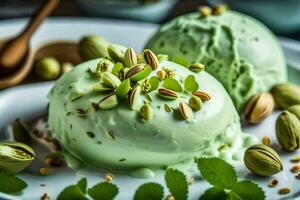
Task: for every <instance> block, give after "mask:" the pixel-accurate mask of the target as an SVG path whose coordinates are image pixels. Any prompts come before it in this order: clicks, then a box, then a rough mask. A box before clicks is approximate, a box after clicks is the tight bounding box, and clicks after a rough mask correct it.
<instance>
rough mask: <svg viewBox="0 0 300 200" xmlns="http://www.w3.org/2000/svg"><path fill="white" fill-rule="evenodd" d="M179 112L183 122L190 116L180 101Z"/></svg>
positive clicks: (189, 112)
mask: <svg viewBox="0 0 300 200" xmlns="http://www.w3.org/2000/svg"><path fill="white" fill-rule="evenodd" d="M179 111H180V113H181V115H182V117H183V119H185V120H188V119H189V118H190V117H191V115H192V113H191V111H190V109H189V107H188V106H187V105H186V104H185V103H184V102H182V101H181V102H180V103H179Z"/></svg>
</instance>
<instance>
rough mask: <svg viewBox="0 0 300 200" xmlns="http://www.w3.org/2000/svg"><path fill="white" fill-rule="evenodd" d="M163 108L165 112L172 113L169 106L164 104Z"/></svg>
mask: <svg viewBox="0 0 300 200" xmlns="http://www.w3.org/2000/svg"><path fill="white" fill-rule="evenodd" d="M164 108H165V111H166V112H171V111H172V109H171V108H170V106H169V105H168V104H165V105H164Z"/></svg>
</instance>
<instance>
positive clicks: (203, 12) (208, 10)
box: [199, 6, 212, 17]
mask: <svg viewBox="0 0 300 200" xmlns="http://www.w3.org/2000/svg"><path fill="white" fill-rule="evenodd" d="M199 12H200V16H201V17H208V16H210V15H211V14H212V9H211V8H210V7H208V6H201V7H200V8H199Z"/></svg>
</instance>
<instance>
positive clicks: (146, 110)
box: [140, 103, 152, 120]
mask: <svg viewBox="0 0 300 200" xmlns="http://www.w3.org/2000/svg"><path fill="white" fill-rule="evenodd" d="M140 116H141V117H142V119H144V120H150V119H151V118H152V109H151V106H150V105H149V104H148V103H146V104H144V105H143V106H142V107H141V109H140Z"/></svg>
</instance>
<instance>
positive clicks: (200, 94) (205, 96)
mask: <svg viewBox="0 0 300 200" xmlns="http://www.w3.org/2000/svg"><path fill="white" fill-rule="evenodd" d="M192 94H193V95H195V96H196V97H199V98H200V99H201V100H202V101H208V100H210V99H211V97H210V96H209V94H207V93H205V92H202V91H197V92H192Z"/></svg>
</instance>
